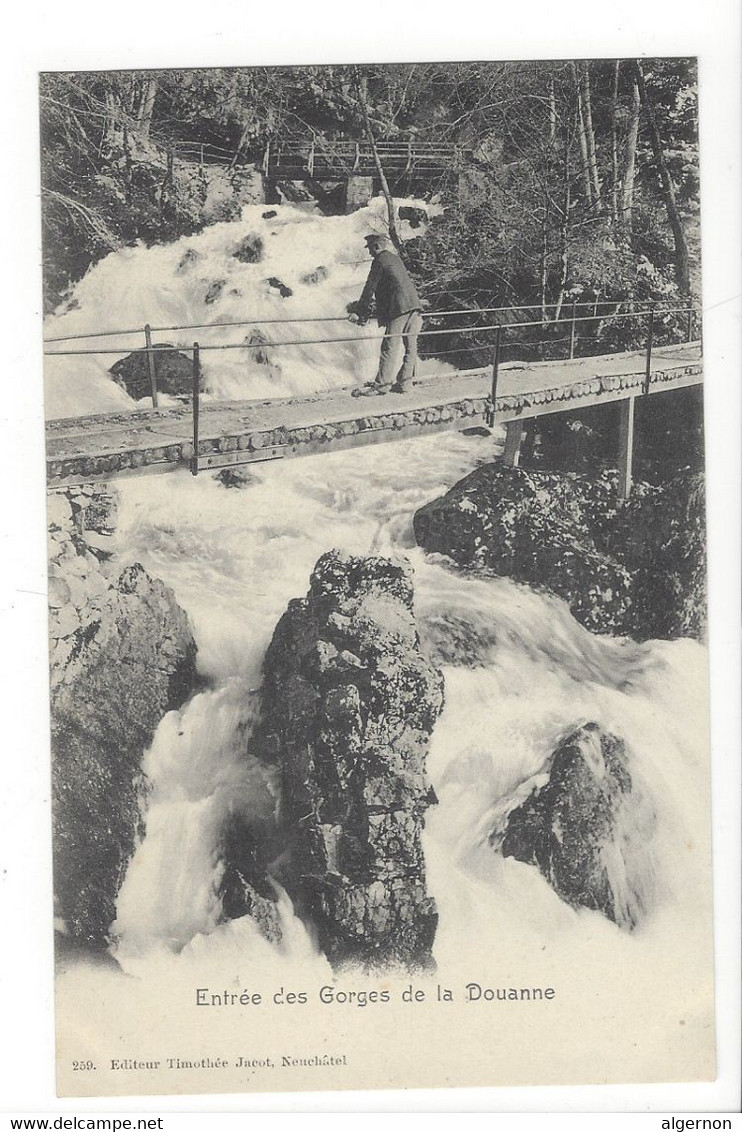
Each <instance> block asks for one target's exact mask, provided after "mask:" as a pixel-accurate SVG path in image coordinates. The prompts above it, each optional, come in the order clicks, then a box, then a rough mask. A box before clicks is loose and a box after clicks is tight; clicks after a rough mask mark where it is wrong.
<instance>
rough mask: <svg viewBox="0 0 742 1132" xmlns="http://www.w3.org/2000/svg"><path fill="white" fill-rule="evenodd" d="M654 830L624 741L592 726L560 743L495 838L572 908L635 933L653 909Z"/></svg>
mask: <svg viewBox="0 0 742 1132" xmlns="http://www.w3.org/2000/svg"><path fill="white" fill-rule="evenodd" d="M653 825H654V813H653V811H652V809H651V807H650V806H649V805H648V803H647V802H646V801H645V800H644V799H643V798H642V797H641V796H640V795H639V794H638V793H637V792H636V791H635V790H634V787H633V783H632V778H631V774H630V773H629V770H628V766H627V756H626V750H625V747H624V744H623V742H622V740H620V739H618V738H617V737H616V736H615V735H611V734H610V733H609V732H607V731H604V730H603V729H602V728H600V727H599V726H598V724H596V723H588V724H585V725H584V726H583V727H578V728H577V730H575V731H573V732H572V734H570V735H568V736H567V738H566V739H564V740H563V741H562V742H561V743H560V744H559V746H558V747H557V749H556V751H555V752H554V754H553V755H552V756H551V759H550V761H549V765H548V769H547V770H546V772H545V775H541V776H539V780H538V783H537V784H536V785H534V786H533V789H532V791H531V792H530V793H529V795H528V797H527V798H526V799H525V801H524V802H522V803H521V804H520V805H518V806H517V807H516V808H514V809H513V810H511V811H510V813H509V815H508V818H507V822H506V826H505V830H504V834H503V832H502V831H498V832H497V833H496V834H495V838H494V840H495V841H496V842H499V843H500V848H501V851H502V854H503V856H505V857H515V858H516V859H517V860H518V861H524V862H525V863H527V864H530V865H535V866H536V867H537V868H538V869H539V870H540V872H541V873H542V874H543V876H544V877H546V879H547V880H548V882H549V884H550V885H551V886H552V888H554V890H555V891H556V892H557V893H558V894H559V896H561V897H562V899H563V900H565V901H566V902H567V903H568V904H571V905H572V906H573V907H575V908H592V909H594V910H596V911H598V912H602V913H603V914H604V915H605V916H607V917H608V918H609V919H610V920H613V921H614V922H615V923H616V924H617V925H618V926H619V927H621V928H624V929H626V930H631V929H632V928H634V927H635V926H636V925H637V923H638V922H639V921H640V920H641V918H642V917H643V915H644V913H645V911H646V910H647V903H648V900H649V888H650V882H649V879H648V878H649V877H650V876H651V868H650V866H649V864H648V861H649V852H650V851H649V847H648V841H649V838H650V836H651V831H652V828H653Z"/></svg>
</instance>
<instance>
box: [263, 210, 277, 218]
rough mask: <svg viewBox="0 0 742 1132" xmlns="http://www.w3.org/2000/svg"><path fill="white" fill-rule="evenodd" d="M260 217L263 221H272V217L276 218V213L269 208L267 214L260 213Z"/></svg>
mask: <svg viewBox="0 0 742 1132" xmlns="http://www.w3.org/2000/svg"><path fill="white" fill-rule="evenodd" d="M261 216H262V217H263V220H272V219H273V217H274V216H278V213H277V212H276V210H275V208H270V209H269V210H268V211H267V212H262V213H261Z"/></svg>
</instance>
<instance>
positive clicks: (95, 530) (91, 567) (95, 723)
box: [48, 487, 196, 948]
mask: <svg viewBox="0 0 742 1132" xmlns="http://www.w3.org/2000/svg"><path fill="white" fill-rule="evenodd" d="M48 522H49V606H50V616H49V636H50V683H51V742H52V798H53V821H54V887H55V901H56V911H57V916H58V920H59V921H61V924H60V926H61V928H62V931H63V934H65V935H66V936H67V937H69V938H70V939H72V940H74V941H76V942H78V943H81V944H84V945H87V946H90V947H94V948H102V947H105V946H106V945H107V943H108V942H109V932H110V927H111V924H112V923H113V920H114V918H115V907H116V896H117V894H118V890H119V888H120V886H121V882H122V880H123V876H124V872H125V869H126V866H127V864H128V862H129V860H130V858H131V856H132V854H133V852H134V848H135V844H136V841H137V838H138V837H139V836H140V834H141V825H142V819H141V810H142V805H143V801H144V797H145V793H146V783H145V782H144V780H143V777H142V772H141V764H142V757H143V755H144V753H145V751H146V750H147V748H148V747H149V745H150V743H151V741H152V738H153V736H154V732H155V729H156V727H157V725H158V723H159V722H160V720H161V719H162V717H163V716H164V715H165V713H166V712H168V711H170V710H172V709H174V708H177V707H179V706H180V705H181V704H182V703H183V702H184V701H185V700H186V699H187V698H188V697H189V695H190V694H191V692H192V690H193V688H194V687H195V684H196V669H195V657H196V644H195V641H194V638H193V633H192V631H191V628H190V625H189V622H188V618H187V616H186V614H185V613H184V611H183V610H182V609H181V608H180V606H179V605H178V604H177V602H176V600H175V597H174V595H173V593H172V591H171V590H170V589H169V588H168V587H167V586H166V585H165V584H164V583H163V582H161V581H159V580H158V579H156V578H153V577H151V575H150V574H148V573H147V571H146V570H145V569H144V567H143V566H141V565H139V564H138V563H134V564H130V565H127V566H126V567H124V568H123V569H121V568H120V566H118V565H117V563H116V560H115V557H114V556H113V552H112V549H111V546H110V544H111V541H112V540H111V535H112V533H113V530H114V529H115V523H116V496H115V494H114V493H112V492H111V491H110V490H108V489H102V488H93V487H81V488H77V489H72V490H70V491H68V492H65V493H53V494H51V495H50V496H49V503H48Z"/></svg>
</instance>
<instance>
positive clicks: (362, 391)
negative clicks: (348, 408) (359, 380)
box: [351, 381, 393, 397]
mask: <svg viewBox="0 0 742 1132" xmlns="http://www.w3.org/2000/svg"><path fill="white" fill-rule="evenodd" d="M392 388H393V387H392V386H391V385H379V384H378V382H376V381H369V382H368V384H366V385H361V386H360V387H359V388H358V389H354V390H353V392H352V393H351V397H378V396H379V395H380V394H382V393H388V392H389V390H390V389H392Z"/></svg>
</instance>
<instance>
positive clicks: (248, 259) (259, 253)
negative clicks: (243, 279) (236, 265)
mask: <svg viewBox="0 0 742 1132" xmlns="http://www.w3.org/2000/svg"><path fill="white" fill-rule="evenodd" d="M264 251H265V247H264V244H263V238H262V236H259V235H258V234H257V232H248V233H247V235H246V236H243V238H242V239H241V240H240V242H239V244H238V245H237V247H236V248H235V250H234V251H233V252H232V255H233V256H234V258H235V259H238V260H239V261H240V263H260V261H261V259H262V258H263V253H264Z"/></svg>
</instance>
